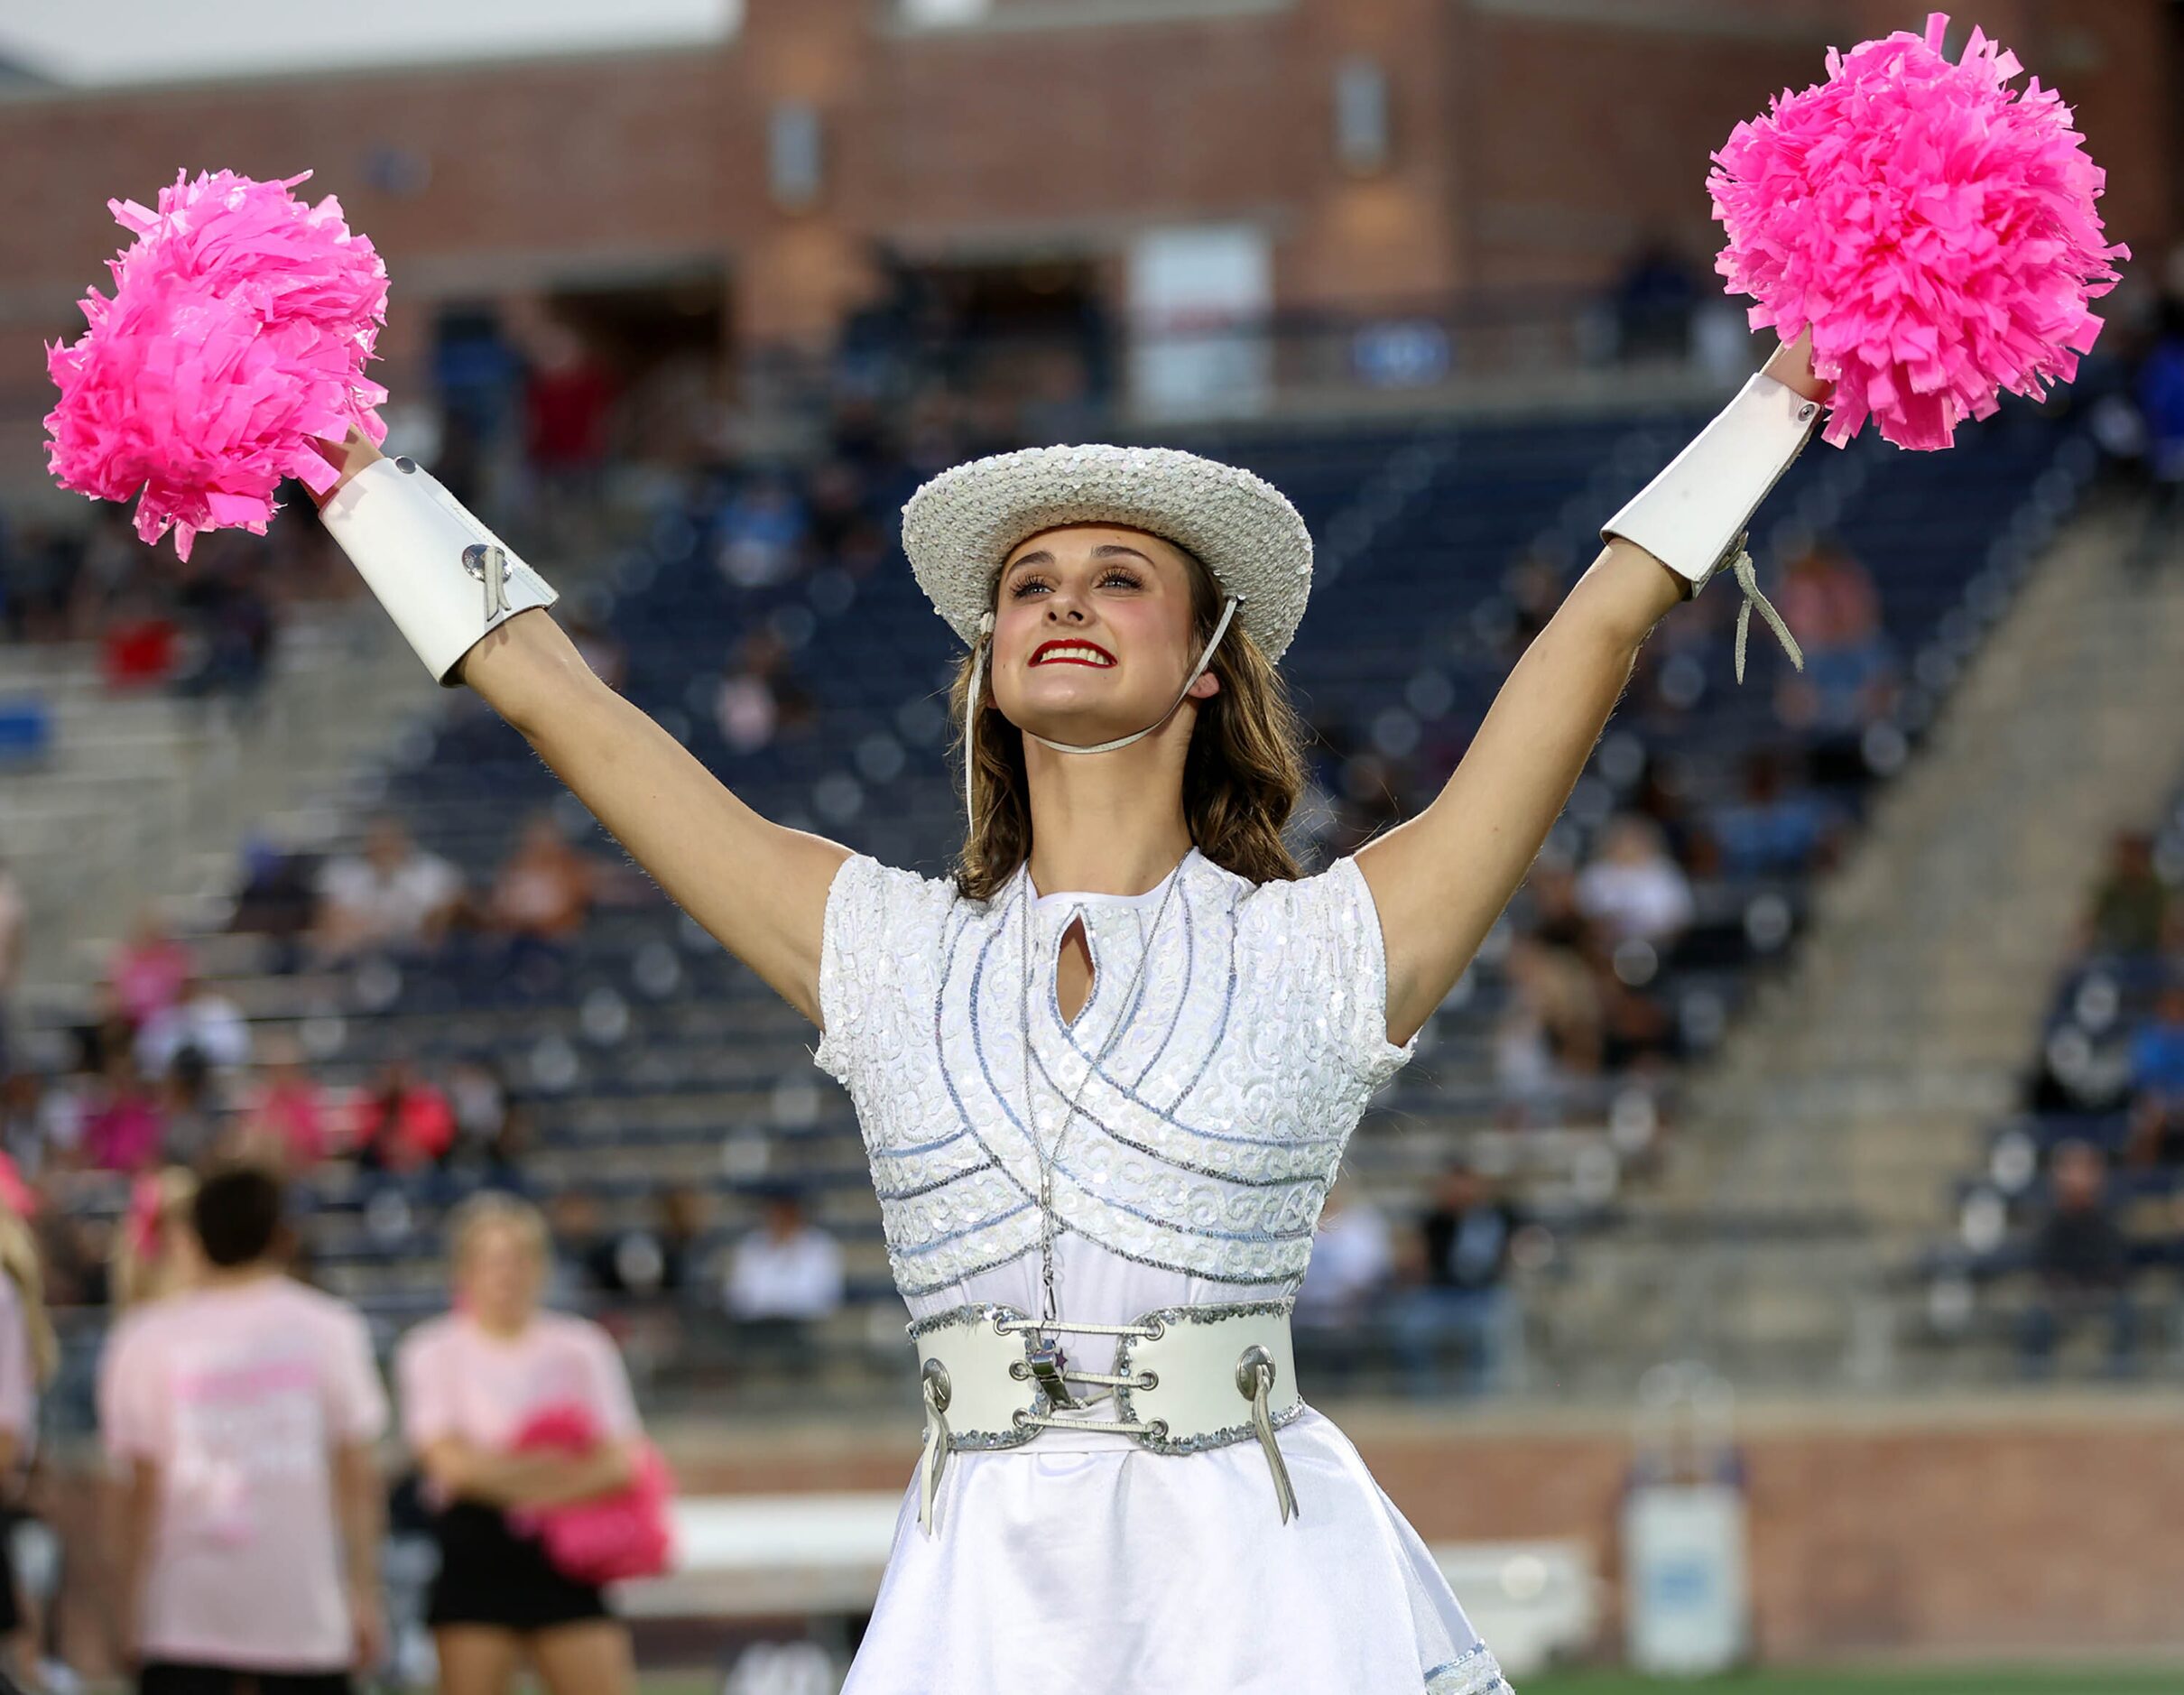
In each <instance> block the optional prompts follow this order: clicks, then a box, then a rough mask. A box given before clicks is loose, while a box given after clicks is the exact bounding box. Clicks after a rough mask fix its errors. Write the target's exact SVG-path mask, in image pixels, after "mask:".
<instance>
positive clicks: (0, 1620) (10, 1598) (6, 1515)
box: [0, 1507, 27, 1636]
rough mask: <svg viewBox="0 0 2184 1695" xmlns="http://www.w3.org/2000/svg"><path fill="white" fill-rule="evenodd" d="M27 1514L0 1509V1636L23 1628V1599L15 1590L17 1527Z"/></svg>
mask: <svg viewBox="0 0 2184 1695" xmlns="http://www.w3.org/2000/svg"><path fill="white" fill-rule="evenodd" d="M26 1516H27V1514H23V1513H20V1512H17V1511H16V1510H15V1509H14V1507H5V1508H0V1636H12V1635H14V1634H15V1633H16V1632H17V1631H18V1630H21V1629H22V1628H23V1598H22V1597H21V1595H19V1594H18V1593H17V1592H16V1589H15V1526H16V1524H18V1523H19V1522H21V1521H22V1520H23V1518H24V1517H26Z"/></svg>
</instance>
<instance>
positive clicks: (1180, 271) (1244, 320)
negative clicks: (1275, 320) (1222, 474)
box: [1129, 224, 1274, 418]
mask: <svg viewBox="0 0 2184 1695" xmlns="http://www.w3.org/2000/svg"><path fill="white" fill-rule="evenodd" d="M1273 303H1274V266H1273V254H1272V246H1271V244H1270V243H1269V241H1268V239H1267V235H1266V232H1265V231H1264V230H1263V229H1261V228H1258V227H1256V226H1254V225H1250V224H1208V225H1199V226H1195V227H1188V228H1176V229H1155V230H1148V231H1146V232H1145V233H1144V234H1143V235H1142V236H1139V237H1138V238H1137V239H1136V240H1135V241H1134V242H1133V243H1132V244H1131V248H1130V264H1129V310H1130V333H1131V349H1130V376H1131V398H1132V401H1133V403H1134V405H1135V406H1136V408H1137V410H1138V411H1139V412H1141V413H1143V414H1144V415H1146V416H1148V417H1154V418H1202V417H1208V416H1235V415H1238V414H1245V413H1251V412H1263V411H1264V410H1265V407H1266V404H1267V402H1268V401H1269V399H1270V398H1271V397H1272V389H1273V353H1272V347H1271V345H1270V343H1269V341H1268V338H1267V334H1266V320H1267V317H1268V314H1269V313H1270V312H1271V311H1272V310H1273Z"/></svg>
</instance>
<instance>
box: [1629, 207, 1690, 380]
mask: <svg viewBox="0 0 2184 1695" xmlns="http://www.w3.org/2000/svg"><path fill="white" fill-rule="evenodd" d="M1697 304H1698V282H1697V280H1696V279H1695V278H1694V277H1693V275H1692V273H1691V266H1690V265H1689V263H1688V262H1687V261H1686V260H1685V258H1684V256H1683V254H1682V252H1681V251H1680V246H1679V245H1678V243H1677V242H1676V241H1675V240H1674V239H1673V238H1672V237H1671V236H1669V235H1668V234H1666V232H1663V231H1655V232H1653V233H1652V234H1650V235H1648V236H1646V238H1645V239H1644V240H1643V241H1642V242H1641V243H1640V244H1639V246H1638V248H1637V250H1636V251H1635V252H1633V254H1632V255H1631V256H1630V257H1629V259H1627V260H1626V261H1625V262H1624V267H1623V272H1622V274H1621V275H1620V276H1618V277H1617V278H1616V279H1615V329H1616V351H1617V353H1618V355H1619V356H1620V357H1623V358H1624V359H1645V358H1676V359H1680V358H1683V357H1687V355H1688V354H1689V351H1690V346H1691V311H1692V308H1693V307H1694V306H1696V305H1697Z"/></svg>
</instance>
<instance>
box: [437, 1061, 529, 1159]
mask: <svg viewBox="0 0 2184 1695" xmlns="http://www.w3.org/2000/svg"><path fill="white" fill-rule="evenodd" d="M448 1107H449V1110H450V1111H451V1112H452V1113H453V1114H454V1115H455V1141H454V1145H453V1147H452V1148H451V1149H450V1150H449V1155H448V1158H447V1161H446V1164H447V1165H448V1167H449V1169H450V1170H455V1171H460V1172H463V1173H464V1174H465V1175H466V1176H467V1177H469V1178H470V1179H472V1180H474V1181H476V1182H477V1183H478V1184H480V1185H482V1186H484V1187H486V1188H491V1189H509V1190H521V1189H522V1188H523V1143H524V1136H525V1124H524V1118H523V1108H522V1107H520V1106H518V1105H517V1104H516V1103H515V1102H514V1101H513V1100H512V1099H510V1098H509V1095H508V1084H507V1080H506V1079H504V1077H503V1076H502V1075H501V1072H500V1068H499V1066H498V1065H497V1064H495V1061H493V1060H492V1059H490V1058H487V1057H482V1056H477V1055H473V1056H470V1057H467V1058H465V1059H460V1060H458V1061H455V1063H454V1064H453V1065H451V1066H449V1068H448Z"/></svg>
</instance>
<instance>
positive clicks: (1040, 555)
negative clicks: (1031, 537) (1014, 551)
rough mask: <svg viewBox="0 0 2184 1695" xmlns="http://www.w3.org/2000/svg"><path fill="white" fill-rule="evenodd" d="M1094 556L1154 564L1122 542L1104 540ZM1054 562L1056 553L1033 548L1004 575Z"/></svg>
mask: <svg viewBox="0 0 2184 1695" xmlns="http://www.w3.org/2000/svg"><path fill="white" fill-rule="evenodd" d="M1092 557H1093V558H1094V559H1124V558H1127V559H1134V560H1144V562H1145V564H1146V566H1147V567H1148V568H1151V567H1152V559H1151V558H1150V557H1149V556H1148V555H1146V554H1144V553H1141V552H1139V551H1138V550H1137V549H1135V548H1134V547H1125V546H1124V544H1123V543H1122V542H1101V543H1100V544H1099V545H1098V546H1097V547H1096V548H1094V549H1093V550H1092ZM1053 562H1054V555H1053V554H1051V553H1050V552H1049V551H1047V550H1046V549H1045V548H1043V547H1038V548H1033V549H1032V551H1030V552H1029V553H1026V554H1025V555H1023V558H1021V559H1018V560H1012V561H1010V564H1009V568H1008V570H1006V571H1004V572H1003V573H1002V575H1003V576H1004V577H1006V576H1008V575H1009V574H1010V573H1011V572H1013V571H1017V570H1022V569H1023V567H1024V566H1026V565H1051V564H1052V563H1053Z"/></svg>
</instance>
